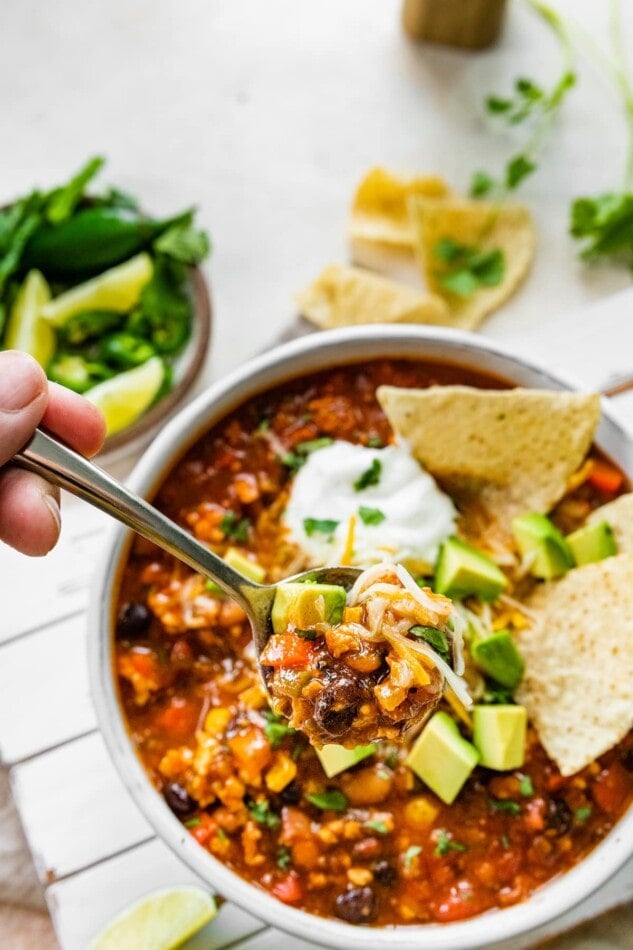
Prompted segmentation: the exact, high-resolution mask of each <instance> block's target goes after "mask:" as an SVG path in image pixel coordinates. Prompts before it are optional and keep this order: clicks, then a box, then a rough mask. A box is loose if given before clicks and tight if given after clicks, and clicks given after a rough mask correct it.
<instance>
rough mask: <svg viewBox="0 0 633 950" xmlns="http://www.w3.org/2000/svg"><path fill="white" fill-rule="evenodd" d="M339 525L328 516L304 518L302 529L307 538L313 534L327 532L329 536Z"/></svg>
mask: <svg viewBox="0 0 633 950" xmlns="http://www.w3.org/2000/svg"><path fill="white" fill-rule="evenodd" d="M338 526H339V522H338V521H332V520H331V519H330V518H304V519H303V530H304V531H305V533H306V534H307V536H308V537H309V538H311V537H312V535H313V534H327V535H329V536H330V537H332V535H333V534H334V532H335V531H336V529H337V528H338Z"/></svg>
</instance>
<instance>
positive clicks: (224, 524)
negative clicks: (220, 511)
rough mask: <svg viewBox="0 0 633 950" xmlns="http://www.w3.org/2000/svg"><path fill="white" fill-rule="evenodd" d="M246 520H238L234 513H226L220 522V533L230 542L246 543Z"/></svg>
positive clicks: (247, 526)
mask: <svg viewBox="0 0 633 950" xmlns="http://www.w3.org/2000/svg"><path fill="white" fill-rule="evenodd" d="M250 525H251V523H250V521H249V520H248V518H239V517H238V516H237V515H236V514H235V512H234V511H227V513H226V514H225V515H224V517H223V518H222V519H221V521H220V525H219V527H220V531H221V532H222V534H223V535H224V537H225V538H227V539H228V540H230V541H242V542H245V541H248V529H249V528H250Z"/></svg>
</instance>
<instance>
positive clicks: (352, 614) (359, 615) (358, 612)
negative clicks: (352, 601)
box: [343, 607, 363, 623]
mask: <svg viewBox="0 0 633 950" xmlns="http://www.w3.org/2000/svg"><path fill="white" fill-rule="evenodd" d="M362 620H363V608H362V607H345V608H344V609H343V623H362Z"/></svg>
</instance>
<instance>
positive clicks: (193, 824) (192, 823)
mask: <svg viewBox="0 0 633 950" xmlns="http://www.w3.org/2000/svg"><path fill="white" fill-rule="evenodd" d="M201 824H202V822H201V821H200V819H199V818H198V817H196V818H189V820H188V821H186V822H185V828H197V827H198V825H201Z"/></svg>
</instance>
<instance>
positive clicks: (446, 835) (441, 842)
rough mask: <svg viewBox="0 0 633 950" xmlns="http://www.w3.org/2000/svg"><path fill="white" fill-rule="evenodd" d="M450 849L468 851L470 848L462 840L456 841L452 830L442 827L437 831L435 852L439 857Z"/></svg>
mask: <svg viewBox="0 0 633 950" xmlns="http://www.w3.org/2000/svg"><path fill="white" fill-rule="evenodd" d="M449 851H468V848H467V847H466V845H465V844H462V842H461V841H454V840H453V836H452V835H451V833H450V832H448V831H446V830H445V829H444V828H440V829H439V831H438V832H437V844H436V847H435V851H434V852H433V854H434V855H435V856H436V857H438V858H443V857H444V856H445V855H447V854H448V853H449Z"/></svg>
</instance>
